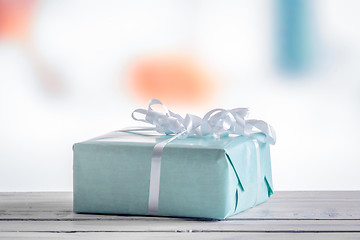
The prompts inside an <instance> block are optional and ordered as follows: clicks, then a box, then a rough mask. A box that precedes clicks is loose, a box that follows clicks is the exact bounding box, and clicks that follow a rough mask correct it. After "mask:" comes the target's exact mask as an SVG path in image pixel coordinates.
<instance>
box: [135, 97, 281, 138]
mask: <svg viewBox="0 0 360 240" xmlns="http://www.w3.org/2000/svg"><path fill="white" fill-rule="evenodd" d="M155 104H160V105H161V106H162V107H163V108H164V110H165V113H162V112H157V111H155V110H154V109H152V107H151V106H153V105H155ZM136 113H140V114H143V115H145V117H144V118H143V119H140V118H137V117H135V114H136ZM248 113H249V109H247V108H234V109H231V110H225V109H221V108H217V109H213V110H211V111H209V112H208V113H206V114H205V116H204V117H203V118H200V117H198V116H196V115H192V114H186V116H185V118H183V117H181V116H180V115H179V114H176V113H173V112H171V111H170V110H169V109H168V108H167V107H166V106H165V105H164V104H163V103H162V102H160V101H159V100H157V99H152V100H151V101H150V103H149V106H148V109H147V110H146V109H136V110H135V111H133V113H132V118H133V119H134V120H136V121H142V122H146V123H150V124H152V125H154V126H155V130H156V131H157V132H159V133H164V134H175V135H177V138H186V137H188V136H192V137H201V136H206V135H213V136H215V137H222V136H228V135H229V134H236V135H239V136H241V135H243V136H248V137H250V136H251V135H252V134H254V133H262V134H264V136H265V137H264V138H258V139H257V140H259V141H261V142H266V143H269V144H275V142H276V134H275V130H274V128H273V127H272V126H271V125H269V124H268V123H266V122H264V121H262V120H256V119H249V120H245V117H246V116H247V115H248Z"/></svg>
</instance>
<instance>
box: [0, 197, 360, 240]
mask: <svg viewBox="0 0 360 240" xmlns="http://www.w3.org/2000/svg"><path fill="white" fill-rule="evenodd" d="M0 238H1V239H39V238H40V239H41V238H43V239H101V238H107V239H119V238H124V239H128V238H132V239H144V238H148V239H159V238H164V239H167V238H171V239H204V238H206V239H242V238H244V239H314V238H316V239H360V191H338V192H328V191H324V192H276V193H275V194H274V195H273V197H272V198H271V199H270V200H269V201H268V202H266V203H264V204H261V205H259V206H257V207H255V208H252V209H249V210H247V211H245V212H243V213H240V214H238V215H236V216H233V217H230V218H228V219H226V220H223V221H209V220H203V219H191V218H165V217H147V216H120V215H100V214H76V213H73V212H72V193H70V192H48V193H0Z"/></svg>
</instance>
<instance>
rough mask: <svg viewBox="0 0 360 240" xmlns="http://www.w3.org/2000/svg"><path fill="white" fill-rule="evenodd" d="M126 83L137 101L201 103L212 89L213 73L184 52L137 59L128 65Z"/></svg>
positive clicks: (213, 82)
mask: <svg viewBox="0 0 360 240" xmlns="http://www.w3.org/2000/svg"><path fill="white" fill-rule="evenodd" d="M128 83H129V86H130V89H131V93H132V95H134V96H135V97H136V98H138V99H140V100H141V101H148V100H149V99H151V98H157V99H161V100H162V101H164V102H166V103H170V104H177V105H190V104H201V103H203V102H206V101H207V100H210V98H211V97H212V95H213V94H214V91H215V77H214V74H211V73H210V71H209V70H208V69H207V68H206V67H205V66H203V65H201V64H200V63H199V62H198V61H197V60H196V58H195V57H192V56H190V55H186V54H160V55H154V56H147V57H143V58H140V59H139V60H137V61H135V62H134V63H133V64H132V65H131V68H130V74H129V79H128Z"/></svg>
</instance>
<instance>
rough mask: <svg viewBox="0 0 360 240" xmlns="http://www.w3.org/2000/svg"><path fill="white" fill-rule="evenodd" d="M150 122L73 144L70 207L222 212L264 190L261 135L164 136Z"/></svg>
mask: <svg viewBox="0 0 360 240" xmlns="http://www.w3.org/2000/svg"><path fill="white" fill-rule="evenodd" d="M150 110H152V109H150V107H149V111H150ZM169 113H170V114H169V116H174V114H173V113H172V112H169ZM145 114H149V112H145ZM171 114H172V115H171ZM145 119H148V120H149V116H147V118H145ZM180 120H181V119H180ZM190 120H191V119H190ZM207 120H208V119H207ZM178 122H180V123H181V121H178ZM185 122H186V121H185ZM187 122H189V118H188V121H187ZM200 122H201V121H200ZM208 122H209V121H208ZM216 122H218V121H216ZM152 123H154V122H153V121H152ZM163 123H164V121H163ZM183 123H184V122H183ZM183 123H181V124H183ZM193 123H194V121H193ZM181 124H180V125H181ZM183 125H186V124H183ZM200 125H201V123H200ZM200 125H199V124H192V129H194V128H197V127H199V126H200ZM223 125H224V124H223ZM253 125H254V124H253ZM255 125H256V124H255ZM158 126H160V125H157V130H158V131H153V130H149V129H133V130H121V131H114V132H111V133H108V134H105V135H103V136H100V137H97V138H94V139H91V140H88V141H84V142H80V143H76V144H74V146H73V152H74V165H73V177H74V186H73V187H74V191H73V194H74V204H73V207H74V212H78V213H100V214H124V215H156V216H173V217H196V218H210V219H224V218H226V217H229V216H232V215H234V214H237V213H239V212H241V211H244V210H246V209H248V208H251V207H254V206H256V205H258V204H260V203H262V202H265V201H266V200H267V199H269V197H270V196H271V195H272V193H273V187H272V175H271V163H270V148H269V141H266V139H267V137H268V135H269V134H266V133H265V134H264V133H263V132H261V131H258V132H252V133H251V134H246V131H245V132H244V131H242V134H237V135H232V134H224V132H223V131H219V129H217V132H218V133H220V134H219V135H217V136H215V137H214V134H205V135H203V136H201V137H199V136H191V134H189V133H191V131H188V130H184V129H181V131H180V133H178V134H175V135H171V134H162V133H161V131H159V128H158ZM161 126H162V130H164V124H162V125H161ZM196 126H197V127H196ZM202 126H203V127H204V125H202ZM210 126H211V124H210ZM212 126H213V127H214V124H213V125H212ZM177 127H178V126H177ZM204 128H205V127H204ZM170 129H171V127H170ZM185 129H186V128H185ZM207 129H209V128H207ZM245 129H246V128H245ZM198 130H199V129H198ZM227 130H229V129H227ZM243 130H244V129H243ZM158 132H160V134H159V133H158ZM184 132H185V134H187V136H186V137H184Z"/></svg>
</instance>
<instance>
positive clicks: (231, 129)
mask: <svg viewBox="0 0 360 240" xmlns="http://www.w3.org/2000/svg"><path fill="white" fill-rule="evenodd" d="M155 104H160V105H161V106H162V107H163V108H164V111H165V112H164V113H162V112H158V111H155V110H154V109H152V107H151V106H153V105H155ZM248 113H249V110H248V109H247V108H234V109H231V110H225V109H221V108H217V109H213V110H211V111H209V112H208V113H206V114H205V116H204V117H203V118H200V117H198V116H195V115H192V114H186V116H185V118H183V117H181V116H180V115H179V114H176V113H173V112H171V111H170V110H169V109H168V108H167V107H166V106H165V105H164V104H163V103H162V102H160V101H159V100H157V99H152V100H151V101H150V103H149V106H148V109H147V110H146V109H136V110H135V111H134V112H133V113H132V118H133V119H134V120H136V121H142V122H145V123H150V124H152V125H154V126H155V130H156V131H157V132H159V133H164V134H172V135H174V136H173V137H172V138H169V139H166V140H165V141H162V142H160V143H157V144H156V145H155V147H154V150H153V154H152V159H151V170H150V187H149V202H148V212H149V215H157V214H158V208H159V192H160V171H161V159H162V152H163V150H164V147H165V146H166V144H168V143H170V142H171V141H173V140H175V139H176V138H180V139H182V138H186V137H189V136H191V137H202V136H207V135H213V136H214V137H222V136H228V135H229V134H236V135H239V136H240V135H243V136H247V137H251V138H254V137H253V136H252V134H254V133H262V134H263V135H262V136H263V137H259V136H257V137H256V140H257V141H261V142H266V143H269V144H275V142H276V134H275V130H274V129H273V127H271V125H269V124H267V123H266V122H264V121H262V120H256V119H249V120H246V119H245V117H246V116H247V115H248ZM137 114H142V115H144V118H137V117H136V116H135V115H137ZM256 140H255V141H254V143H255V147H256V151H257V168H258V171H257V174H258V194H257V198H258V196H259V191H260V180H259V178H260V173H259V171H260V163H259V161H260V160H259V159H260V158H259V147H258V144H257V142H256ZM257 202H258V200H256V202H255V204H256V203H257Z"/></svg>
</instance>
